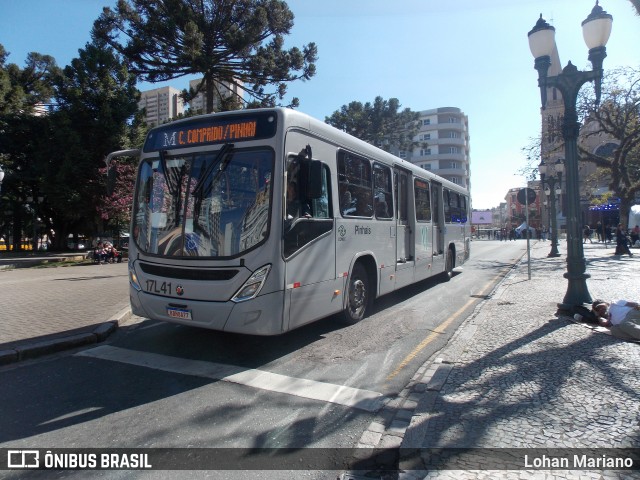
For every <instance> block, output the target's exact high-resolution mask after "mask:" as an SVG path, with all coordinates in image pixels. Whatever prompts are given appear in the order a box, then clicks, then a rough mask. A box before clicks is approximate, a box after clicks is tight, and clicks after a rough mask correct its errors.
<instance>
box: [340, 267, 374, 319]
mask: <svg viewBox="0 0 640 480" xmlns="http://www.w3.org/2000/svg"><path fill="white" fill-rule="evenodd" d="M370 295H371V293H370V292H369V277H368V276H367V272H366V270H365V269H364V267H363V266H362V264H360V263H356V264H355V266H354V267H353V271H352V272H351V276H350V277H349V286H348V287H347V308H345V310H344V312H343V313H344V321H345V323H347V324H348V325H353V324H355V323H358V322H359V321H360V320H362V319H363V318H364V314H365V312H366V310H367V305H368V304H369V297H370Z"/></svg>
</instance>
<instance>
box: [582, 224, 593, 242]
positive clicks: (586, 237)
mask: <svg viewBox="0 0 640 480" xmlns="http://www.w3.org/2000/svg"><path fill="white" fill-rule="evenodd" d="M583 235H584V238H583V239H582V243H587V240H589V243H593V240H591V227H590V226H589V225H585V226H584V231H583Z"/></svg>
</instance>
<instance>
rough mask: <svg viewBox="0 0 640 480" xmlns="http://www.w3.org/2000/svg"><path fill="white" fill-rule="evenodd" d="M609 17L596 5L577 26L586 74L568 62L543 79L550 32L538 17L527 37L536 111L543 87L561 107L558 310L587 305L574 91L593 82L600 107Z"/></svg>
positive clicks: (543, 97) (544, 97)
mask: <svg viewBox="0 0 640 480" xmlns="http://www.w3.org/2000/svg"><path fill="white" fill-rule="evenodd" d="M612 22H613V17H612V16H611V15H609V14H608V13H606V12H605V11H604V10H603V9H602V7H600V6H599V5H598V2H597V1H596V5H595V7H593V10H592V11H591V14H590V15H589V16H588V17H587V19H586V20H585V21H584V22H582V34H583V37H584V40H585V43H586V44H587V47H588V48H589V60H590V61H591V65H592V66H593V70H592V71H579V70H578V69H577V68H576V67H575V66H574V65H572V64H571V62H569V63H568V64H567V66H566V67H564V69H563V70H562V73H560V74H558V75H556V76H553V77H549V76H547V72H548V70H549V66H550V65H551V54H552V53H553V51H554V48H555V28H553V27H552V26H550V25H549V24H548V23H547V22H545V21H544V20H543V18H542V15H540V19H539V20H538V22H537V23H536V25H535V27H534V28H533V30H531V31H530V32H529V48H530V49H531V53H532V54H533V56H534V58H535V65H534V67H535V69H536V70H537V71H538V86H539V87H540V99H541V101H542V108H543V109H544V108H545V107H546V103H547V88H557V89H558V90H559V91H560V93H561V94H562V100H563V102H564V119H563V120H562V137H563V139H564V148H565V168H566V214H567V271H566V273H565V274H564V277H565V278H566V279H567V280H568V286H567V293H566V294H565V297H564V300H563V303H562V304H559V305H558V306H559V308H560V309H562V310H570V309H571V308H572V307H573V306H574V305H582V304H583V303H590V302H591V295H590V294H589V290H588V289H587V278H589V277H590V275H589V274H587V273H585V272H586V269H587V265H586V261H585V259H584V251H583V249H582V234H581V222H580V218H579V216H580V190H579V184H578V147H577V142H578V133H579V131H580V124H579V123H578V114H577V111H576V103H577V99H578V92H579V91H580V87H582V85H584V84H585V83H586V82H591V81H593V82H594V86H595V93H596V104H597V103H599V102H600V85H601V82H602V75H603V70H602V63H603V61H604V58H605V57H606V56H607V53H606V48H605V45H606V44H607V40H609V35H610V34H611V24H612Z"/></svg>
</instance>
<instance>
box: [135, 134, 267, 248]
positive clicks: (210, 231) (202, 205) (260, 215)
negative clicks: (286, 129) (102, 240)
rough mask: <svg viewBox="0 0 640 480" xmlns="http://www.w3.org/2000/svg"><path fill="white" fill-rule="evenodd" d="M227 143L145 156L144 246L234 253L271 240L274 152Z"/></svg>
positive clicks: (138, 227)
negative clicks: (189, 151) (205, 149)
mask: <svg viewBox="0 0 640 480" xmlns="http://www.w3.org/2000/svg"><path fill="white" fill-rule="evenodd" d="M227 147H230V145H228V146H227ZM223 148H224V150H223V151H220V150H219V151H217V152H216V151H213V152H207V153H200V152H198V153H194V154H184V155H177V156H171V157H166V158H165V157H162V156H161V157H160V158H154V159H148V160H146V161H144V162H142V164H141V165H140V169H139V173H138V180H137V182H138V187H137V195H136V198H135V199H134V210H133V211H134V215H133V225H132V226H133V228H132V232H133V237H134V241H135V243H136V245H137V246H138V248H139V249H140V250H141V251H142V252H144V253H148V254H155V255H163V256H175V257H199V258H202V257H210V258H218V257H234V256H237V255H241V254H242V253H244V252H246V251H247V250H250V249H252V248H255V247H257V246H258V245H259V244H261V243H262V242H264V241H265V240H266V238H267V236H268V234H269V216H270V210H271V209H270V205H271V197H272V193H271V176H272V172H273V162H274V153H273V151H272V150H270V149H266V148H259V149H244V150H234V149H233V148H225V147H223Z"/></svg>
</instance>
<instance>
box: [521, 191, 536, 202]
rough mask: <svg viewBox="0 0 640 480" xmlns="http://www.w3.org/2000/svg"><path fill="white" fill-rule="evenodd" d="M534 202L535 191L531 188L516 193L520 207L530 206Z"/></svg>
mask: <svg viewBox="0 0 640 480" xmlns="http://www.w3.org/2000/svg"><path fill="white" fill-rule="evenodd" d="M525 195H526V197H525ZM535 201H536V191H535V190H534V189H533V188H522V189H520V191H519V192H518V202H520V204H521V205H526V204H530V203H533V202H535Z"/></svg>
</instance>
